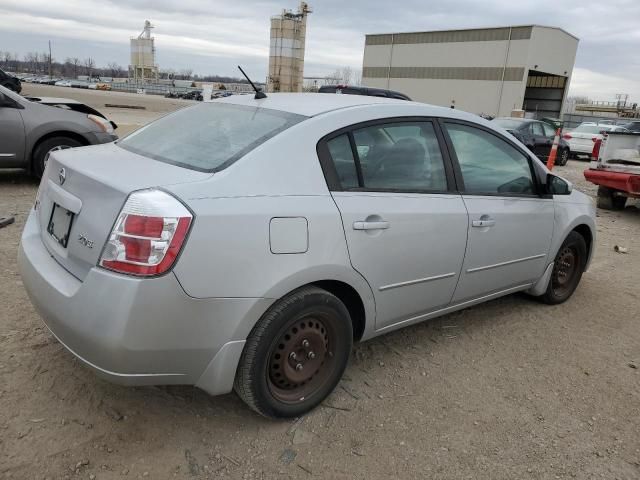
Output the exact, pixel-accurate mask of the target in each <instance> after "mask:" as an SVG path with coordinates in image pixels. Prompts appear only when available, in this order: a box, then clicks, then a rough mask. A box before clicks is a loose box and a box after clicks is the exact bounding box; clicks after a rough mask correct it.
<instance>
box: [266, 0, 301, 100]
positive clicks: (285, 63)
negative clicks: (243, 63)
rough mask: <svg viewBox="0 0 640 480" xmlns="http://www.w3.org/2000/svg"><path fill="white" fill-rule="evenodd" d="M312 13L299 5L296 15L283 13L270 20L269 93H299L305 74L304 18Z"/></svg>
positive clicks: (285, 11)
mask: <svg viewBox="0 0 640 480" xmlns="http://www.w3.org/2000/svg"><path fill="white" fill-rule="evenodd" d="M309 13H311V9H310V8H309V6H308V5H307V3H306V2H300V6H299V7H298V12H297V13H293V12H292V11H291V10H283V11H282V13H281V14H280V15H276V16H274V17H271V48H270V52H269V76H268V78H267V91H269V92H301V91H302V85H303V72H304V43H305V36H306V33H307V15H308V14H309Z"/></svg>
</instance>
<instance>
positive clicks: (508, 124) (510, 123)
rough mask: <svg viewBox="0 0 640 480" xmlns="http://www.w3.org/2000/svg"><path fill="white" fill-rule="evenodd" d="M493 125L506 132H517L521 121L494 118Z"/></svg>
mask: <svg viewBox="0 0 640 480" xmlns="http://www.w3.org/2000/svg"><path fill="white" fill-rule="evenodd" d="M493 123H495V124H497V125H498V126H500V127H502V128H504V129H508V130H517V129H519V128H520V127H521V126H522V120H511V119H510V118H496V119H495V120H493Z"/></svg>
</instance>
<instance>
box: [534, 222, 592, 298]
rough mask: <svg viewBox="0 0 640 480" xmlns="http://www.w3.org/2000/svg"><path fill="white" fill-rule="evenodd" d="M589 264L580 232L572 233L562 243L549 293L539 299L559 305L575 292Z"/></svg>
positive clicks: (550, 281)
mask: <svg viewBox="0 0 640 480" xmlns="http://www.w3.org/2000/svg"><path fill="white" fill-rule="evenodd" d="M586 264H587V244H586V242H585V241H584V237H583V236H582V235H580V234H579V233H578V232H571V233H570V234H569V235H568V236H567V238H566V239H565V241H564V242H563V243H562V246H561V247H560V250H558V254H557V255H556V258H555V260H554V262H553V271H552V273H551V279H550V280H549V285H548V286H547V291H546V292H545V293H544V294H543V295H542V296H541V297H539V298H540V300H542V301H543V302H544V303H548V304H549V305H557V304H559V303H563V302H565V301H567V300H568V299H569V298H570V297H571V295H573V292H575V290H576V288H577V287H578V284H579V283H580V279H581V278H582V273H583V272H584V268H585V266H586Z"/></svg>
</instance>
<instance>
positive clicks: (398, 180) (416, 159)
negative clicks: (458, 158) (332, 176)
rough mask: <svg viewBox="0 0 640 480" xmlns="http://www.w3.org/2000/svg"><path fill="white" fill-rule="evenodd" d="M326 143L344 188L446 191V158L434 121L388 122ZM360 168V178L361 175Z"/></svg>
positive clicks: (358, 130)
mask: <svg viewBox="0 0 640 480" xmlns="http://www.w3.org/2000/svg"><path fill="white" fill-rule="evenodd" d="M352 135H353V140H354V144H355V152H356V156H355V157H354V154H353V149H352V148H351V144H350V140H349V134H347V133H345V134H342V135H340V136H338V137H335V138H333V139H331V140H329V141H328V142H327V147H328V150H329V154H330V156H331V161H332V162H333V165H334V167H335V171H336V173H337V176H338V179H339V182H340V185H341V187H342V188H343V189H345V190H348V189H353V188H356V187H359V188H361V189H364V190H368V191H405V192H429V191H431V192H433V191H438V192H441V191H446V190H447V179H446V174H445V168H444V160H443V158H442V154H441V152H440V146H439V143H438V139H437V137H436V134H435V131H434V129H433V125H432V124H431V122H407V123H404V122H403V123H388V124H380V125H374V126H371V127H366V128H361V129H357V130H354V131H353V132H352ZM358 169H359V170H360V172H361V179H359V178H358Z"/></svg>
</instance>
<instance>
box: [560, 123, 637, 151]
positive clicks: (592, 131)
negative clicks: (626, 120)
mask: <svg viewBox="0 0 640 480" xmlns="http://www.w3.org/2000/svg"><path fill="white" fill-rule="evenodd" d="M624 131H627V129H626V128H624V127H620V126H617V125H612V124H610V123H604V124H603V123H600V124H598V123H581V124H580V125H578V126H577V127H576V128H574V129H573V130H571V131H569V132H566V133H565V134H564V135H563V136H562V138H564V139H565V140H566V142H567V143H568V144H569V149H570V150H571V154H572V155H591V152H592V151H593V147H594V145H595V143H596V141H598V140H602V138H603V137H604V135H603V133H604V132H624Z"/></svg>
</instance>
